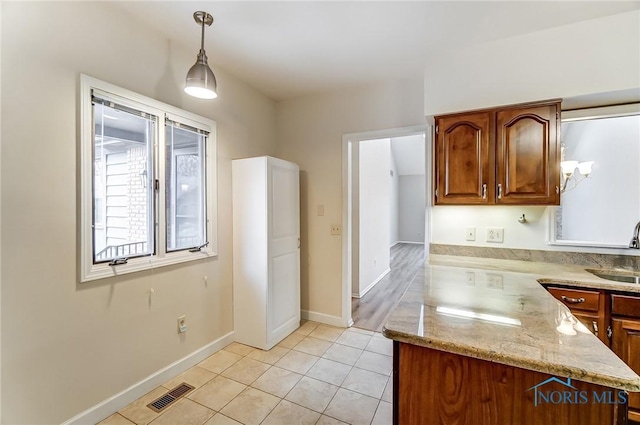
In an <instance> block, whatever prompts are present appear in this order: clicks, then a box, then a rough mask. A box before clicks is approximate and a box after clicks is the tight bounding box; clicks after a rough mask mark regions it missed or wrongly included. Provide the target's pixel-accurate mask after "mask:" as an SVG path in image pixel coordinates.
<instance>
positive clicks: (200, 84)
mask: <svg viewBox="0 0 640 425" xmlns="http://www.w3.org/2000/svg"><path fill="white" fill-rule="evenodd" d="M193 19H194V20H195V21H196V23H197V24H198V25H200V26H202V36H201V38H200V51H199V52H198V57H197V59H196V63H195V65H193V66H192V67H191V69H189V72H187V79H186V85H185V87H184V91H185V92H186V93H187V94H189V95H191V96H194V97H199V98H200V99H215V98H216V97H218V93H217V87H218V84H217V82H216V76H215V75H213V71H211V68H209V64H208V63H207V54H206V52H205V51H204V26H205V25H206V26H211V24H212V23H213V16H211V15H209V14H208V13H207V12H202V11H199V12H195V13H194V14H193Z"/></svg>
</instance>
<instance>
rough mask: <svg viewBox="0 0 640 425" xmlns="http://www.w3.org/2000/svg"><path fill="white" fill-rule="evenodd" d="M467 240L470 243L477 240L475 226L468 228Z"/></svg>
mask: <svg viewBox="0 0 640 425" xmlns="http://www.w3.org/2000/svg"><path fill="white" fill-rule="evenodd" d="M466 238H467V240H468V241H475V240H476V228H475V227H473V226H469V227H467V232H466Z"/></svg>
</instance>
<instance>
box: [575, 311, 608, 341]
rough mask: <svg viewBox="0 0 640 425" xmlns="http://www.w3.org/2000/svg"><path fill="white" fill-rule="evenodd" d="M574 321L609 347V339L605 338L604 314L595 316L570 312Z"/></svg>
mask: <svg viewBox="0 0 640 425" xmlns="http://www.w3.org/2000/svg"><path fill="white" fill-rule="evenodd" d="M571 314H573V315H574V316H575V317H576V319H578V320H579V321H580V322H581V323H582V324H583V325H585V326H586V327H587V329H589V330H590V331H591V333H593V334H594V335H595V336H597V337H598V339H600V341H602V342H603V343H604V344H605V345H606V346H607V347H608V346H609V337H608V336H607V320H606V317H605V315H604V314H601V315H597V314H593V313H585V312H582V311H575V310H571Z"/></svg>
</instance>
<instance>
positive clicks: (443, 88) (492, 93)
mask: <svg viewBox="0 0 640 425" xmlns="http://www.w3.org/2000/svg"><path fill="white" fill-rule="evenodd" d="M638 34H640V11H634V12H628V13H623V14H618V15H612V16H608V17H604V18H599V19H594V20H589V21H583V22H579V23H576V24H571V25H567V26H562V27H557V28H553V29H549V30H545V31H540V32H536V33H531V34H527V35H523V36H520V37H514V38H509V39H503V40H498V41H495V42H491V43H486V44H482V45H477V46H473V47H471V48H466V49H458V50H451V51H446V52H441V53H440V54H438V55H434V56H433V60H432V61H430V62H429V63H428V64H427V66H426V69H425V75H424V78H425V98H424V106H425V115H433V114H439V113H445V112H453V111H462V110H467V109H473V108H481V107H488V106H494V105H504V104H510V103H517V102H527V101H533V100H540V99H548V98H563V97H573V96H578V95H588V94H592V93H600V92H609V91H616V90H626V89H630V88H637V87H640V37H638ZM522 213H525V214H526V216H527V218H528V220H529V222H528V223H526V224H520V223H518V221H517V218H518V217H519V216H520V215H521V214H522ZM547 214H548V211H547V208H544V207H496V206H491V207H463V206H460V207H457V206H451V207H450V206H438V207H434V208H433V210H432V216H431V228H432V238H431V242H432V243H439V244H455V245H474V246H483V245H484V246H494V247H503V248H523V249H548V250H567V249H568V248H567V247H562V246H555V247H554V246H549V245H547V238H548V223H547ZM466 226H477V229H476V236H477V238H476V241H475V242H468V241H466V240H465V227H466ZM486 226H497V227H503V228H504V229H505V230H504V243H503V244H489V243H487V242H485V230H486V229H485V228H486ZM569 249H571V250H574V251H585V250H586V251H593V252H606V253H624V254H629V251H628V250H627V251H624V250H618V251H616V250H602V249H600V250H598V249H588V248H587V249H581V248H569Z"/></svg>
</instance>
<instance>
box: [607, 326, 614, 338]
mask: <svg viewBox="0 0 640 425" xmlns="http://www.w3.org/2000/svg"><path fill="white" fill-rule="evenodd" d="M611 335H613V331H612V330H611V326H607V337H608V338H611Z"/></svg>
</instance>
